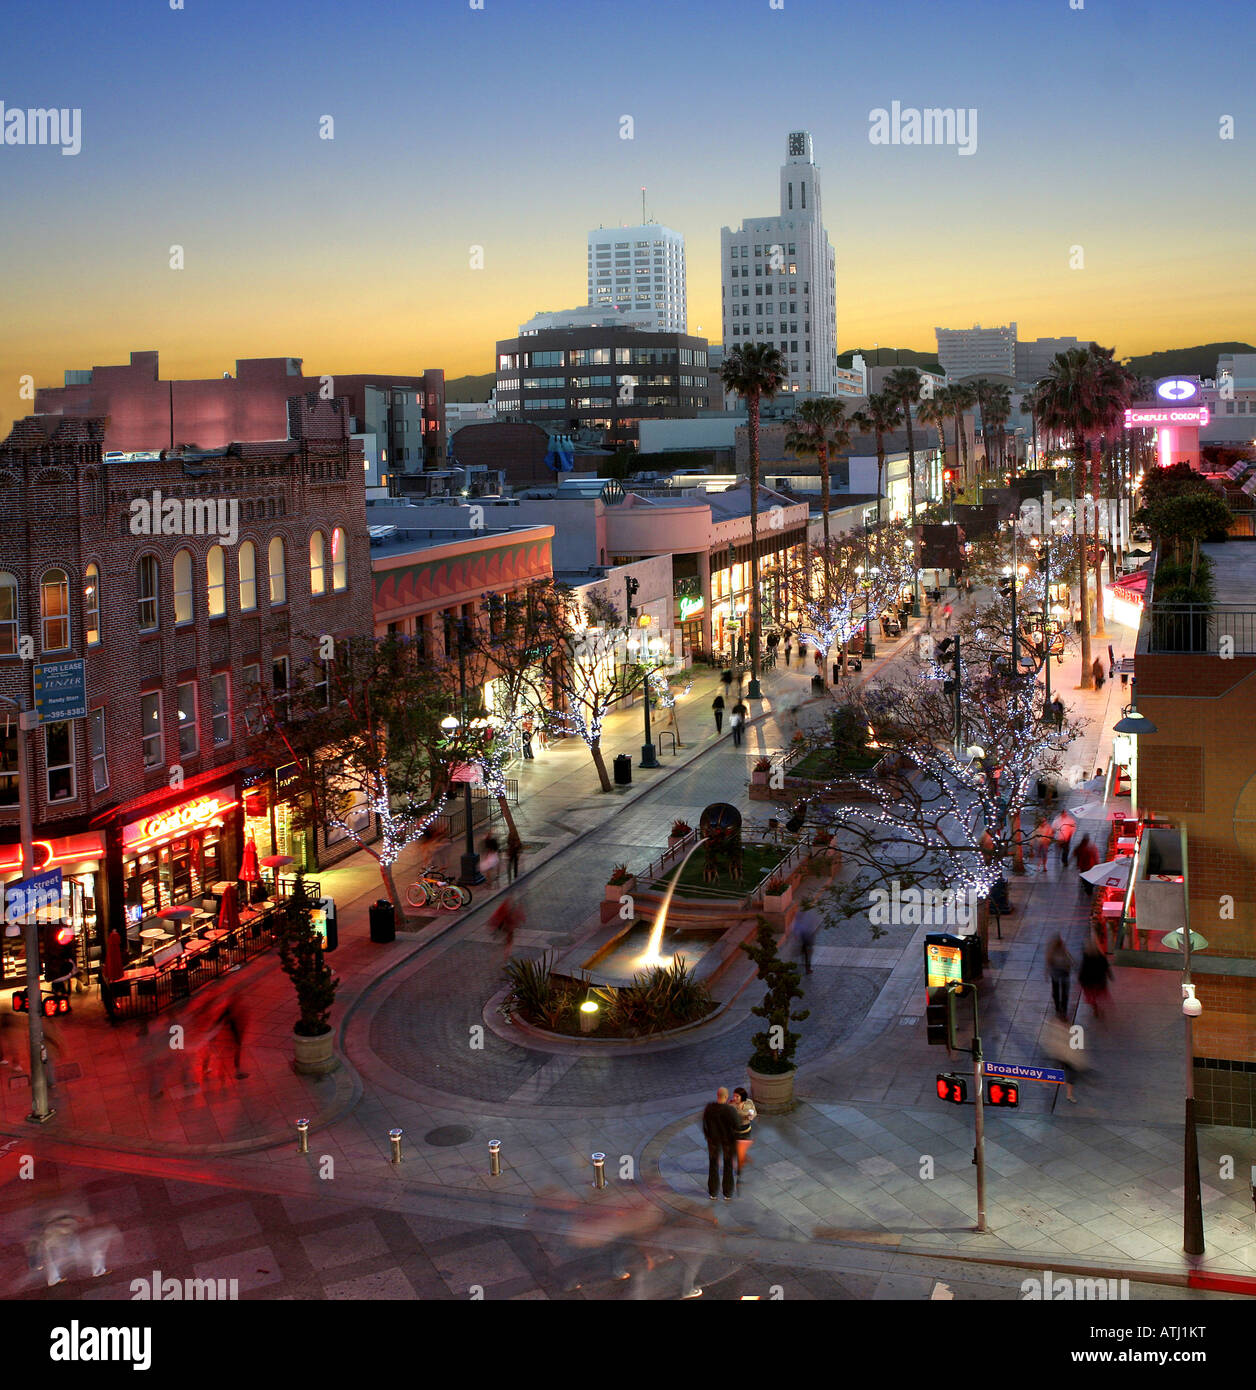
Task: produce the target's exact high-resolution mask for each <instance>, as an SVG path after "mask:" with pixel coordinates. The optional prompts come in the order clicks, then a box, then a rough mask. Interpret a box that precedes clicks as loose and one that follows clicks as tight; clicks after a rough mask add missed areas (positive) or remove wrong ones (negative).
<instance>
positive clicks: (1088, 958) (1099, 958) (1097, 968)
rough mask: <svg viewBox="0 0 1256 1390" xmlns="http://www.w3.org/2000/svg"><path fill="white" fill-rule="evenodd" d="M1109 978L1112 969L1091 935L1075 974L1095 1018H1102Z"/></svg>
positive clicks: (1106, 999)
mask: <svg viewBox="0 0 1256 1390" xmlns="http://www.w3.org/2000/svg"><path fill="white" fill-rule="evenodd" d="M1111 976H1112V967H1111V966H1110V965H1109V964H1108V958H1107V956H1105V955H1104V953H1103V950H1102V948H1101V947H1100V945H1099V943H1098V941H1096V940H1095V938H1094V936H1093V935H1092V936H1091V938H1090V940H1089V941H1088V942H1087V943H1086V949H1085V950H1084V951H1083V952H1082V963H1081V967H1080V968H1079V970H1078V972H1077V982H1078V984H1079V985H1081V987H1082V994H1083V995H1084V996H1085V999H1086V1002H1087V1004H1089V1005H1090V1007H1091V1010H1092V1011H1093V1013H1094V1015H1095V1017H1096V1018H1102V1017H1103V1008H1104V1005H1106V1004H1107V1002H1108V981H1109V979H1110V978H1111Z"/></svg>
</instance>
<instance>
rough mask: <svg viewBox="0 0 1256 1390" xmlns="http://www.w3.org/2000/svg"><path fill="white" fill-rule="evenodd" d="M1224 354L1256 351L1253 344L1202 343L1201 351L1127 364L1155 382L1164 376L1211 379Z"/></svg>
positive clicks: (1171, 353) (1175, 351)
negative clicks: (1218, 360)
mask: <svg viewBox="0 0 1256 1390" xmlns="http://www.w3.org/2000/svg"><path fill="white" fill-rule="evenodd" d="M1225 352H1256V348H1254V347H1253V346H1252V345H1251V344H1250V343H1203V344H1201V345H1200V346H1199V347H1188V348H1170V349H1168V351H1166V352H1149V353H1147V354H1146V355H1145V356H1143V357H1129V358H1126V359H1125V360H1126V365H1127V366H1128V367H1129V369H1130V370H1131V371H1132V372H1137V373H1138V375H1139V376H1147V377H1151V378H1152V380H1153V381H1154V380H1155V379H1156V378H1157V377H1162V376H1202V377H1205V378H1211V377H1214V376H1215V375H1216V374H1217V358H1218V357H1220V356H1221V354H1222V353H1225Z"/></svg>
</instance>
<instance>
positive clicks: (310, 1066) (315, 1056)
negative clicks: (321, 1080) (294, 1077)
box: [292, 1028, 340, 1076]
mask: <svg viewBox="0 0 1256 1390" xmlns="http://www.w3.org/2000/svg"><path fill="white" fill-rule="evenodd" d="M334 1037H335V1034H334V1033H333V1032H332V1030H331V1029H330V1028H329V1029H328V1030H327V1031H326V1032H325V1033H320V1034H319V1035H318V1037H316V1038H306V1037H303V1036H302V1035H301V1034H300V1033H297V1032H295V1031H294V1032H293V1034H292V1041H293V1045H294V1046H295V1048H296V1059H295V1061H294V1062H293V1063H292V1069H293V1070H294V1071H295V1072H296V1073H297V1074H298V1075H300V1076H326V1075H327V1074H328V1072H333V1071H336V1070H337V1068H338V1067H339V1066H340V1061H339V1058H337V1056H336V1054H335V1053H334V1052H333V1051H332V1040H333V1038H334Z"/></svg>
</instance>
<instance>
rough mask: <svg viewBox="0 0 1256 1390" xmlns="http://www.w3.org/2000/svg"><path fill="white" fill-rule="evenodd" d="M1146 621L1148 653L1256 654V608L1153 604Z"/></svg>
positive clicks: (1235, 605)
mask: <svg viewBox="0 0 1256 1390" xmlns="http://www.w3.org/2000/svg"><path fill="white" fill-rule="evenodd" d="M1143 618H1144V625H1145V628H1146V646H1145V648H1144V650H1145V651H1147V652H1148V653H1158V652H1201V653H1208V654H1211V655H1213V656H1217V655H1220V654H1225V655H1227V656H1253V655H1256V608H1248V607H1245V606H1241V605H1239V604H1229V603H1212V604H1209V603H1173V604H1153V605H1152V606H1151V607H1150V608H1149V609H1148V610H1147V612H1146V613H1145V614H1144V615H1143Z"/></svg>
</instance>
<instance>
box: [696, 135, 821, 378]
mask: <svg viewBox="0 0 1256 1390" xmlns="http://www.w3.org/2000/svg"><path fill="white" fill-rule="evenodd" d="M787 150H788V154H787V158H786V161H785V163H784V164H783V165H781V212H780V216H779V217H756V218H750V219H747V220H746V221H743V222H742V224H741V228H740V230H738V231H733V230H731V229H730V228H728V227H725V228H723V229H722V231H721V232H720V249H721V256H720V263H721V280H722V283H723V296H722V303H723V309H722V312H723V324H724V347H725V349H726V350H727V349H729V348H735V347H738V346H740V345H741V344H742V343H767V344H769V345H770V346H772V347H775V348H777V349H779V351H780V353H781V356H782V358H783V359H784V361H785V368H786V378H785V389H786V390H787V391H815V392H819V393H820V394H823V395H833V394H835V392H836V391H837V261H836V257H835V256H834V252H833V243H832V242H831V241H830V240H829V237H828V233H827V232H826V231H825V230H824V222H823V215H822V208H821V203H820V170H819V168H818V167H817V166H816V163H815V161H814V159H813V158H812V149H811V136H810V134H808V132H807V131H805V130H796V131H793V132H792V133H791V134H790V136H789V141H788V145H787Z"/></svg>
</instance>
